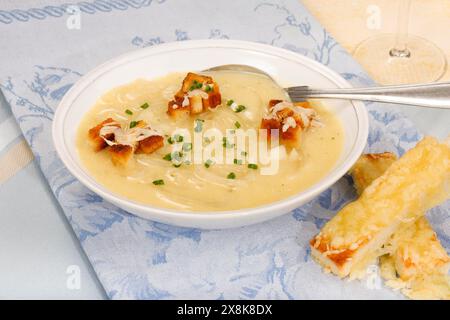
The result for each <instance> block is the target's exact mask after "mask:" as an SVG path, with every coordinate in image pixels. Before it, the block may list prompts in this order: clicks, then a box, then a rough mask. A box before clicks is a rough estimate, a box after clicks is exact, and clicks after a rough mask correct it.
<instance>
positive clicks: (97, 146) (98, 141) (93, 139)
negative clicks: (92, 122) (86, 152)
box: [88, 118, 119, 151]
mask: <svg viewBox="0 0 450 320" xmlns="http://www.w3.org/2000/svg"><path fill="white" fill-rule="evenodd" d="M114 122H115V121H114V119H112V118H108V119H106V120H104V121H102V122H101V123H99V124H98V125H96V126H95V127H93V128H91V129H90V130H89V132H88V137H89V142H90V143H91V145H92V146H93V148H94V150H95V151H100V150H102V149H104V148H106V147H107V146H108V144H107V143H106V141H105V140H104V139H103V138H102V137H100V130H101V129H102V128H103V127H104V126H106V125H113V126H117V127H119V124H113V123H114ZM104 138H105V139H107V140H111V141H112V140H114V134H113V133H110V134H108V135H106V136H105V137H104Z"/></svg>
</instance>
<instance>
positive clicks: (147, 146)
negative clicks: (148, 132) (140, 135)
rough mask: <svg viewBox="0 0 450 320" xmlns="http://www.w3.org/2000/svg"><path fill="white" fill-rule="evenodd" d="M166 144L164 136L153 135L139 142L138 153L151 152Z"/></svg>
mask: <svg viewBox="0 0 450 320" xmlns="http://www.w3.org/2000/svg"><path fill="white" fill-rule="evenodd" d="M163 146H164V138H163V137H162V136H151V137H148V138H145V139H144V140H141V141H139V142H138V146H137V148H136V153H145V154H150V153H153V152H155V151H156V150H158V149H159V148H162V147H163Z"/></svg>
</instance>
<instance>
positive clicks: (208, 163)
mask: <svg viewBox="0 0 450 320" xmlns="http://www.w3.org/2000/svg"><path fill="white" fill-rule="evenodd" d="M212 164H213V162H212V160H211V159H208V160H206V162H205V167H206V168H209V167H210V166H211V165H212Z"/></svg>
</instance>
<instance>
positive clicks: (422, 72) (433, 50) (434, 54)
mask: <svg viewBox="0 0 450 320" xmlns="http://www.w3.org/2000/svg"><path fill="white" fill-rule="evenodd" d="M398 1H399V8H398V26H397V33H396V34H382V35H377V36H374V37H371V38H369V39H367V40H365V41H363V42H361V43H360V44H359V45H358V46H357V47H356V49H355V51H354V53H353V55H354V57H355V58H356V59H357V60H358V61H359V62H360V63H361V64H362V65H363V67H365V69H366V70H367V71H368V72H369V74H370V75H371V76H372V77H373V78H374V79H375V80H376V81H377V82H379V83H381V84H386V85H388V84H404V83H427V82H434V81H437V80H439V79H440V78H442V76H443V75H444V73H445V71H446V68H447V60H446V58H445V55H444V53H443V52H442V51H441V50H440V49H439V48H438V47H437V46H436V45H434V44H433V43H432V42H430V41H428V40H426V39H423V38H421V37H418V36H414V35H410V34H409V33H408V26H409V17H410V8H411V2H412V0H398Z"/></svg>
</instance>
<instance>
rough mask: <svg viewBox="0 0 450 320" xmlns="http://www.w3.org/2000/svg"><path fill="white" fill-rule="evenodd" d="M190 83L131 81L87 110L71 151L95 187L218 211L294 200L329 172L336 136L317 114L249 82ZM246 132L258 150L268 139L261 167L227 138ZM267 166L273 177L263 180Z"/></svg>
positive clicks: (330, 119)
mask: <svg viewBox="0 0 450 320" xmlns="http://www.w3.org/2000/svg"><path fill="white" fill-rule="evenodd" d="M189 75H192V74H188V76H186V74H185V73H176V74H169V75H167V76H165V77H163V78H159V79H154V80H144V79H138V80H136V81H134V82H132V83H129V84H126V85H123V86H121V87H118V88H114V89H112V90H111V91H109V92H107V93H105V94H104V95H103V96H102V97H101V98H100V99H99V100H98V101H97V102H96V104H95V105H94V106H92V108H91V109H90V110H89V112H87V114H86V115H85V116H84V118H83V119H82V121H81V124H80V126H79V129H78V133H77V149H78V153H79V156H80V158H81V161H82V163H83V165H84V166H85V167H86V169H87V171H88V172H89V173H90V174H91V175H92V176H93V177H94V178H95V179H96V180H97V181H98V182H99V183H100V184H102V185H103V186H104V187H106V188H107V189H109V190H111V191H113V192H114V193H116V194H118V195H121V196H124V197H126V198H128V199H131V200H134V201H136V202H139V203H144V204H148V205H152V206H156V207H162V208H170V209H176V210H182V211H223V210H233V209H242V208H250V207H255V206H260V205H264V204H267V203H270V202H274V201H277V200H281V199H283V198H286V197H289V196H291V195H294V194H296V193H299V192H301V191H302V190H305V189H306V188H308V187H310V186H312V185H313V184H315V183H316V182H318V181H319V180H320V179H321V178H322V177H324V176H325V175H326V174H327V173H328V172H330V171H331V170H332V169H333V167H334V166H335V164H336V162H337V160H338V158H339V156H340V154H341V151H342V148H343V139H344V137H343V135H344V132H343V129H342V127H341V123H340V122H339V120H338V118H337V117H336V116H335V115H333V114H332V113H331V112H330V111H329V110H327V108H326V106H323V105H321V104H315V103H311V104H309V103H306V104H302V105H301V106H294V105H292V104H291V103H290V102H287V101H285V100H286V99H287V97H286V94H285V92H284V91H283V90H282V89H280V88H279V87H278V86H277V85H276V84H274V83H273V82H272V81H271V80H270V79H268V78H266V77H264V76H260V75H256V74H250V73H243V72H232V71H220V72H210V73H208V74H207V76H209V77H208V78H205V79H206V80H203V78H202V77H201V76H198V75H193V76H192V77H193V78H192V79H194V80H192V81H191V80H190V78H189ZM185 77H186V78H185ZM183 79H184V81H183ZM211 79H213V80H211ZM182 83H183V86H182ZM180 88H182V89H183V88H185V90H184V91H183V90H182V89H180ZM219 91H220V93H219ZM174 96H175V97H174ZM202 103H203V105H202ZM107 119H109V120H108V121H106V122H105V120H107ZM280 119H281V120H280ZM275 127H276V128H279V130H278V131H279V136H280V137H281V140H280V142H279V145H278V146H277V145H276V144H275V139H274V137H277V136H276V135H275V134H271V133H270V132H274V131H270V130H269V132H268V136H269V138H267V137H265V136H264V135H262V134H261V133H260V131H259V129H260V128H263V129H273V128H275ZM93 128H96V130H93ZM250 131H252V132H256V135H257V136H258V141H259V142H262V141H265V142H268V141H269V142H268V144H269V145H270V147H272V150H270V149H269V150H268V153H267V154H268V155H269V160H268V161H269V162H267V161H266V163H262V162H261V161H260V159H259V158H258V156H257V154H258V152H259V150H260V149H261V150H262V149H263V148H262V146H260V145H258V147H257V149H255V148H253V146H252V145H251V143H250V142H249V143H248V145H244V147H241V148H239V144H238V142H237V138H236V139H235V137H237V136H239V135H240V134H241V133H244V134H245V133H246V132H250ZM220 132H221V133H222V134H223V136H220V135H219V133H220ZM264 132H265V131H264ZM213 133H214V134H215V135H214V134H213ZM95 135H96V136H95ZM270 138H271V139H272V140H270ZM268 139H269V140H268ZM144 142H145V143H144ZM277 142H278V139H277ZM208 146H210V149H209V152H210V153H208V154H206V153H207V152H206V151H205V150H206V149H207V148H208ZM211 146H214V148H212V147H211ZM201 148H203V149H201ZM199 149H201V152H200V153H198V154H199V155H200V156H196V153H197V152H198V150H199ZM219 149H220V150H219ZM255 150H257V151H258V152H255ZM219 151H220V152H223V157H222V159H221V157H219V155H220V152H219ZM198 154H197V155H198ZM205 154H206V155H205ZM209 154H210V155H211V156H209ZM274 154H276V155H277V157H275V158H274V157H273V155H274ZM226 156H227V157H228V158H227V159H228V160H223V159H224V158H225V157H226ZM274 159H275V160H276V162H277V163H276V164H275V165H274V163H270V160H274ZM222 160H223V161H222ZM265 160H267V158H266V159H265ZM275 160H274V161H275ZM270 166H272V169H274V170H272V171H271V172H269V173H267V172H266V173H264V172H263V170H264V169H267V168H268V167H270ZM267 171H270V170H267Z"/></svg>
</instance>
